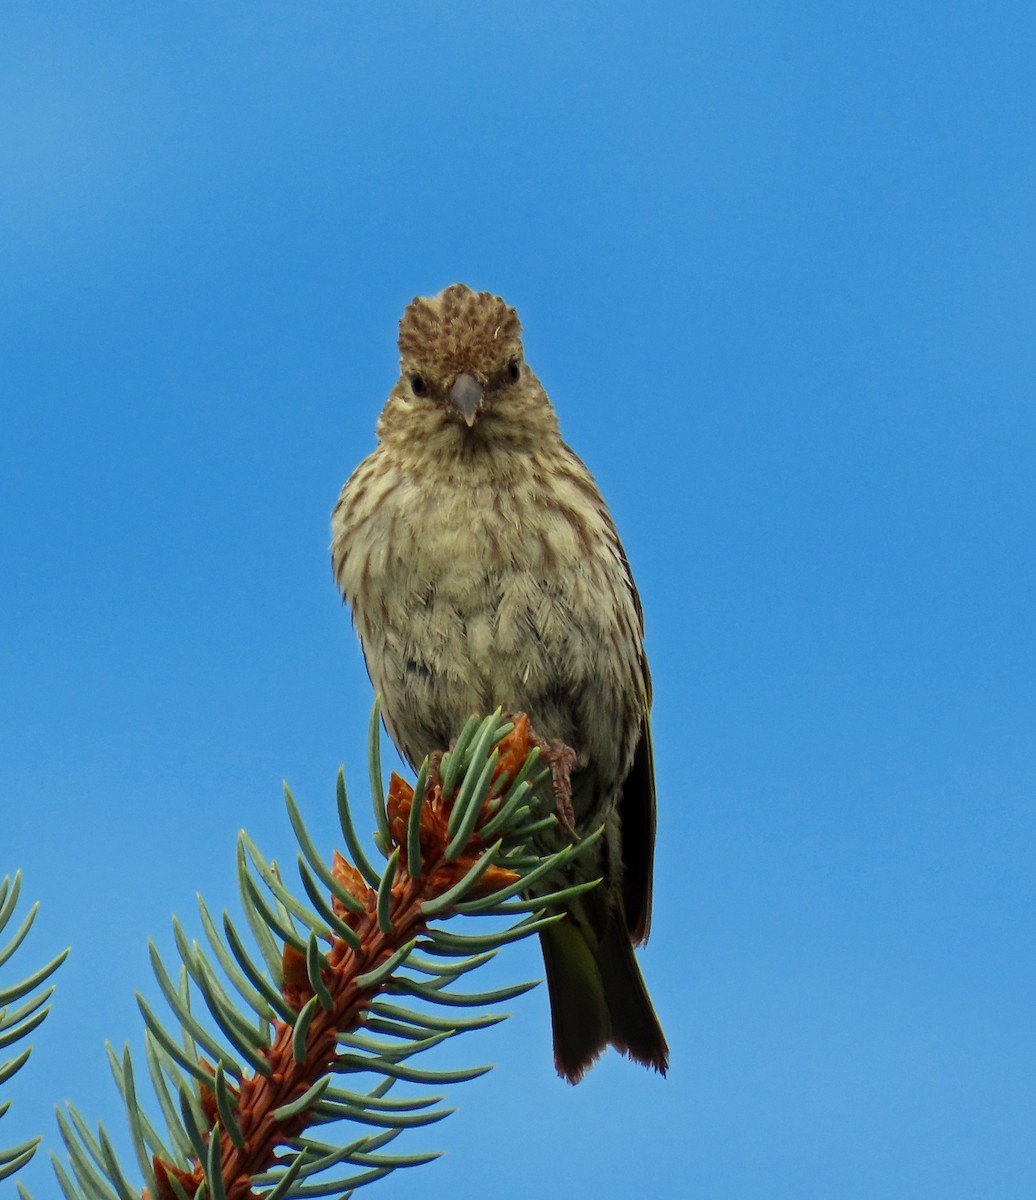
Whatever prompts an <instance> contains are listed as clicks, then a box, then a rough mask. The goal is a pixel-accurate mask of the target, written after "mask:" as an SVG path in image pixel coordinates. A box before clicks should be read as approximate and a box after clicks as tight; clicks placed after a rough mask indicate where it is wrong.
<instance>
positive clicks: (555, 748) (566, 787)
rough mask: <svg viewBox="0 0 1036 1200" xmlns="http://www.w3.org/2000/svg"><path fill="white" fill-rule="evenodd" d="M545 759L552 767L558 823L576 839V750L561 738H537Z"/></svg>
mask: <svg viewBox="0 0 1036 1200" xmlns="http://www.w3.org/2000/svg"><path fill="white" fill-rule="evenodd" d="M536 745H537V746H539V748H540V753H541V754H542V755H543V760H544V762H546V764H547V765H548V766H549V767H550V777H551V781H552V783H553V785H554V808H555V813H556V816H557V818H558V824H559V825H560V826H561V828H562V829H563V830H564V831H565V832H566V833H567V834H568V835H569V836H570V837H571V838H572V839H573V840H574V839H575V838H576V836H577V835H576V812H575V809H574V808H573V807H572V771H573V770H574V768H575V766H576V752H575V751H574V750H573V749H572V747H571V746H566V745H565V743H564V742H562V741H561V740H560V739H558V738H555V739H554V740H553V741H552V742H545V741H543V740H542V739H539V738H538V739H537V740H536Z"/></svg>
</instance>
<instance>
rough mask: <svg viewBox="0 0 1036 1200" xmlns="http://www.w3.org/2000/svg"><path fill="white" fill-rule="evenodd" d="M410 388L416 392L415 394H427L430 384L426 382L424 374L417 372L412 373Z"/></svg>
mask: <svg viewBox="0 0 1036 1200" xmlns="http://www.w3.org/2000/svg"><path fill="white" fill-rule="evenodd" d="M410 389H411V391H412V392H413V393H414V395H415V396H427V395H428V384H427V383H425V381H424V376H423V375H416V374H415V375H411V376H410Z"/></svg>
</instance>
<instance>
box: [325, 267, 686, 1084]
mask: <svg viewBox="0 0 1036 1200" xmlns="http://www.w3.org/2000/svg"><path fill="white" fill-rule="evenodd" d="M399 351H400V361H401V374H400V377H399V380H398V381H397V383H396V385H395V386H394V387H393V389H392V391H391V393H390V394H389V398H388V402H387V404H386V405H385V408H384V410H383V412H382V414H381V418H380V420H379V421H378V426H377V433H378V445H377V448H376V449H375V451H374V452H373V454H371V455H370V456H369V457H368V458H366V459H364V461H363V462H362V463H361V464H360V465H359V466H358V467H357V468H356V470H355V471H354V472H353V474H352V476H351V477H350V479H349V480H348V482H347V483H346V485H345V487H344V488H343V489H342V493H341V496H340V497H339V500H338V503H337V505H336V506H335V509H334V512H333V514H332V519H331V529H332V545H331V554H332V565H333V568H334V575H335V580H336V581H337V583H338V586H339V588H340V590H341V592H342V594H343V596H344V597H345V599H346V600H347V601H348V603H349V605H350V606H351V608H352V614H353V620H354V623H355V626H356V629H357V632H358V633H359V636H360V642H361V644H362V646H363V653H364V656H365V658H366V661H367V669H368V671H369V673H370V676H371V679H372V681H373V683H374V686H375V688H376V689H377V691H378V692H379V693H380V694H381V701H382V711H383V714H384V719H385V726H386V728H387V729H388V732H389V735H390V736H391V737H392V739H393V740H394V742H395V743H396V746H397V747H398V748H399V750H400V751H401V753H402V754H403V755H404V756H405V757H406V758H407V759H408V760H409V761H410V763H411V764H412V765H414V766H415V767H416V766H417V765H419V764H420V763H421V762H422V761H423V759H424V758H425V756H426V755H428V754H430V753H432V752H434V751H435V750H436V749H439V748H443V747H446V746H448V745H449V742H450V739H451V738H452V737H454V736H455V735H456V734H457V733H458V732H459V730H460V729H461V727H462V726H463V724H464V722H465V721H466V720H467V718H468V717H469V716H470V715H471V714H472V713H478V714H481V715H485V714H488V713H490V712H493V711H494V710H495V709H496V708H498V707H502V708H503V710H504V711H505V712H524V713H526V714H528V716H529V719H530V721H531V723H532V725H533V727H534V729H535V730H536V732H537V734H538V735H539V736H540V737H541V738H543V739H545V740H546V741H549V742H552V743H554V742H560V743H564V745H565V746H567V747H570V748H571V749H572V750H574V751H575V763H574V767H573V768H572V772H571V785H572V793H571V808H570V810H569V815H570V819H571V818H574V824H575V828H576V829H577V830H578V831H579V832H581V833H588V832H590V831H592V830H594V829H597V828H599V827H600V826H601V825H602V824H603V825H604V826H605V833H604V836H603V837H602V839H601V840H600V841H599V842H598V843H597V847H595V850H596V851H597V857H596V858H593V856H592V855H588V856H585V857H581V858H579V859H577V860H576V863H575V866H574V867H573V870H575V871H578V872H579V873H580V874H579V875H578V876H577V878H583V879H592V878H598V877H603V883H602V884H601V885H599V886H598V887H596V888H593V889H591V890H590V891H589V892H587V893H584V894H583V895H582V896H580V897H577V898H576V899H575V900H574V901H572V902H571V903H570V905H569V911H568V916H567V917H566V919H565V920H564V921H560V922H557V923H556V924H554V925H552V926H551V927H550V928H549V929H547V930H546V931H544V932H543V933H541V935H540V936H541V941H542V945H543V957H544V962H545V966H546V976H547V987H548V991H549V994H550V1004H551V1014H552V1023H553V1033H554V1057H555V1063H556V1065H557V1069H558V1072H559V1074H561V1075H562V1076H564V1077H565V1078H567V1079H568V1080H570V1081H571V1082H573V1083H575V1082H577V1081H578V1080H579V1079H580V1078H581V1077H582V1075H583V1073H584V1072H585V1071H586V1069H587V1068H588V1067H589V1066H590V1065H591V1064H592V1063H593V1061H594V1060H595V1059H596V1058H597V1056H598V1055H599V1054H600V1053H601V1051H602V1050H603V1049H604V1048H605V1046H606V1045H608V1044H609V1043H610V1044H611V1045H613V1046H615V1047H616V1048H617V1049H619V1050H620V1051H622V1052H623V1053H625V1054H628V1055H629V1056H630V1057H631V1058H633V1059H635V1060H636V1061H637V1062H640V1063H643V1064H645V1065H646V1066H651V1067H654V1068H655V1069H656V1070H658V1071H661V1072H662V1073H663V1074H664V1073H665V1070H666V1067H667V1065H668V1054H669V1050H668V1047H667V1045H666V1040H665V1036H664V1034H663V1032H662V1029H661V1026H660V1024H659V1022H658V1018H657V1017H656V1015H655V1012H654V1009H653V1008H652V1005H651V1000H650V999H649V997H648V993H647V989H646V988H645V986H644V980H643V978H642V976H641V973H640V969H639V967H638V965H637V960H636V957H635V955H634V953H633V946H634V945H635V944H640V943H642V942H644V941H645V940H646V939H647V935H648V928H649V924H650V918H651V876H652V858H653V854H654V839H655V785H654V772H653V766H652V754H651V733H650V729H649V726H648V709H649V706H650V702H651V684H650V677H649V675H648V667H647V661H646V659H645V657H644V646H643V614H642V611H641V607H640V600H639V597H638V595H637V590H636V587H635V586H634V584H633V578H632V575H631V574H630V568H629V563H628V562H627V560H626V555H625V553H624V552H623V549H622V545H621V544H620V542H619V537H618V534H617V533H616V531H615V525H614V523H613V521H612V518H611V516H610V515H609V512H608V509H607V508H606V506H605V503H604V501H603V500H602V498H601V496H600V493H599V492H598V490H597V487H596V485H595V483H594V480H593V477H592V476H591V475H590V472H589V471H588V470H587V469H586V467H585V466H584V465H583V463H582V462H581V461H580V459H579V458H577V457H576V455H575V454H574V453H573V452H572V451H571V450H570V449H569V447H568V446H567V445H566V444H565V443H564V442H563V441H562V439H561V434H560V432H559V429H558V421H557V417H556V416H555V413H554V409H553V407H552V406H551V403H550V401H549V400H548V399H547V395H546V392H545V391H544V390H543V387H542V385H541V384H540V382H539V380H538V379H537V378H536V376H535V375H534V374H533V373H532V371H531V370H530V369H529V367H528V365H527V364H526V362H525V360H524V357H523V353H522V342H521V325H520V323H519V321H518V315H517V313H516V312H515V310H514V309H513V308H509V307H508V306H507V305H506V304H505V303H504V301H503V300H501V299H500V298H499V297H498V296H493V295H491V294H490V293H489V292H475V291H472V289H471V288H469V287H466V286H465V285H464V284H459V283H456V284H453V285H452V286H451V287H448V288H446V289H445V290H444V291H442V292H440V293H439V294H438V295H437V296H432V297H416V298H415V299H414V300H413V302H412V303H411V304H410V305H409V306H408V307H407V309H406V311H405V312H404V314H403V318H402V320H401V321H400V326H399ZM557 836H558V837H561V836H563V835H562V834H561V832H560V831H559V832H558V834H557Z"/></svg>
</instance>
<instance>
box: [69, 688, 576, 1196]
mask: <svg viewBox="0 0 1036 1200" xmlns="http://www.w3.org/2000/svg"><path fill="white" fill-rule="evenodd" d="M378 721H379V714H378V711H377V707H376V708H375V712H374V715H373V718H372V725H371V738H370V743H369V766H370V774H371V793H372V801H373V804H374V811H375V823H376V832H375V844H376V845H377V847H378V850H379V851H380V852H381V854H382V855H383V856H384V857H385V859H386V860H387V861H386V863H385V866H384V867H383V868H382V869H381V870H378V869H377V868H376V867H375V866H374V865H373V864H372V862H371V861H370V860H369V859H368V857H367V855H366V853H365V851H364V848H363V846H362V845H361V843H360V839H359V836H358V834H357V833H356V829H355V826H354V823H353V820H352V814H351V812H350V808H349V802H348V798H347V796H346V791H345V783H344V777H343V775H342V773H341V772H339V776H338V815H339V820H340V826H341V831H342V837H343V840H344V844H345V847H346V849H347V850H348V852H349V855H350V858H351V859H352V861H351V862H350V861H349V860H348V859H347V858H346V857H345V856H344V855H342V854H341V853H339V852H337V851H336V852H335V853H334V855H333V857H332V859H331V861H330V862H328V861H327V860H326V859H325V858H324V856H323V855H321V853H320V852H319V851H318V849H317V847H316V846H315V844H314V842H313V840H312V838H311V837H310V835H309V833H308V831H307V830H306V827H305V824H304V822H303V819H302V815H301V812H300V810H299V807H298V805H297V804H296V802H295V800H294V798H293V797H292V795H291V793H290V792H289V791H288V790H287V788H285V795H286V802H287V808H288V816H289V819H290V821H291V824H292V828H293V830H294V833H295V836H296V839H297V841H298V847H299V853H298V864H297V865H298V873H299V879H300V883H301V893H298V892H297V891H295V890H292V889H290V888H289V887H288V886H287V884H286V883H285V881H284V879H283V878H282V875H281V872H280V870H279V868H278V867H277V864H276V863H275V862H273V861H267V860H266V858H265V857H264V856H263V854H262V852H261V851H260V849H259V848H258V846H256V845H255V843H254V842H253V841H252V840H251V838H249V837H248V835H247V834H245V833H242V834H241V836H240V839H239V844H238V855H237V869H238V879H239V885H240V891H241V899H242V903H243V905H244V912H245V917H246V920H247V923H248V926H249V930H250V932H251V943H252V945H249V943H248V941H247V940H246V938H245V937H244V936H243V935H242V933H241V932H240V931H239V930H238V929H237V927H236V926H235V924H234V923H233V921H231V919H230V917H229V916H228V915H227V914H226V913H224V914H223V917H222V922H221V923H218V922H217V921H216V919H215V918H214V917H213V916H212V914H211V913H210V912H209V910H208V908H207V907H206V905H205V903H204V901H202V900H201V899H200V898H199V908H200V913H201V923H202V928H203V929H204V932H205V938H206V939H207V945H206V946H204V947H203V946H202V945H201V944H199V942H197V941H191V940H189V938H188V937H187V935H186V933H185V932H184V931H183V929H182V927H181V926H180V925H179V923H176V922H174V935H175V940H176V946H177V951H178V953H179V956H180V959H181V963H180V966H179V969H178V971H176V972H171V971H169V970H168V969H167V968H166V966H165V965H164V964H163V962H162V960H161V958H160V957H159V955H158V953H157V951H155V950H154V949H152V965H153V969H154V971H155V976H156V979H157V982H158V986H159V989H160V990H161V992H162V994H163V997H164V999H165V1001H166V1003H167V1005H168V1007H169V1009H170V1010H171V1013H172V1021H171V1022H170V1021H167V1022H166V1023H163V1020H162V1019H160V1018H159V1016H158V1015H157V1014H156V1012H155V1010H154V1008H153V1007H152V1006H151V1005H150V1004H149V1003H148V1002H147V1001H145V1000H144V999H143V998H142V997H138V1001H139V1005H140V1009H141V1013H142V1015H143V1018H144V1022H145V1025H146V1034H145V1041H146V1060H147V1069H148V1074H149V1076H150V1080H151V1085H152V1088H153V1090H154V1093H155V1096H156V1099H157V1104H158V1107H159V1109H160V1111H161V1117H162V1121H161V1122H158V1121H153V1120H152V1118H151V1117H149V1116H148V1114H147V1112H146V1111H145V1109H144V1107H143V1105H142V1104H141V1102H140V1099H139V1095H138V1086H137V1078H136V1074H135V1069H134V1064H133V1061H132V1057H131V1055H130V1053H129V1051H128V1049H127V1050H126V1051H124V1052H123V1053H122V1054H121V1055H120V1054H117V1053H115V1052H114V1051H112V1050H109V1058H110V1062H111V1066H112V1070H113V1073H114V1075H115V1078H116V1082H117V1084H118V1087H119V1090H120V1093H121V1095H122V1099H123V1101H124V1103H125V1106H126V1109H127V1113H128V1118H129V1126H130V1133H131V1137H132V1141H133V1145H134V1150H135V1156H136V1160H137V1165H138V1167H139V1170H140V1173H141V1175H142V1176H143V1180H144V1186H143V1190H141V1188H140V1187H139V1186H136V1187H135V1186H133V1185H131V1184H130V1183H129V1182H128V1179H127V1177H126V1175H125V1174H124V1172H123V1169H122V1167H121V1166H120V1164H119V1163H118V1162H117V1160H116V1158H115V1154H114V1151H113V1150H112V1147H111V1142H110V1139H109V1138H108V1136H107V1134H106V1132H105V1130H104V1128H103V1127H100V1128H99V1129H98V1131H97V1133H96V1135H95V1134H93V1133H91V1131H90V1129H89V1128H88V1126H87V1123H86V1122H85V1121H84V1120H83V1119H82V1117H80V1115H79V1113H78V1112H77V1111H76V1110H75V1109H74V1108H73V1107H72V1106H71V1105H69V1106H68V1109H67V1112H66V1113H65V1114H62V1115H60V1116H59V1121H60V1127H61V1132H62V1137H63V1139H64V1141H65V1144H66V1147H67V1150H68V1163H67V1166H66V1165H65V1164H62V1163H60V1162H57V1161H56V1160H55V1169H56V1171H57V1174H58V1180H59V1183H60V1185H61V1188H62V1191H63V1193H64V1195H65V1197H66V1200H258V1198H259V1197H263V1198H264V1200H291V1198H301V1197H303V1196H341V1197H345V1196H347V1195H350V1194H351V1192H352V1190H353V1189H355V1188H357V1187H359V1186H361V1185H362V1184H364V1183H367V1182H370V1181H372V1180H374V1179H377V1178H380V1177H381V1176H383V1175H386V1174H388V1173H389V1172H390V1171H394V1170H397V1169H399V1168H400V1167H407V1166H414V1165H418V1164H419V1163H423V1162H427V1161H429V1160H430V1159H431V1158H434V1157H437V1155H434V1154H406V1153H399V1152H395V1151H393V1152H391V1153H390V1152H388V1151H387V1149H386V1148H387V1147H388V1146H389V1145H390V1143H391V1142H393V1141H394V1139H395V1138H397V1137H398V1136H399V1135H400V1134H401V1133H402V1132H403V1131H405V1130H407V1129H410V1128H413V1127H417V1126H422V1125H428V1124H432V1123H434V1122H436V1121H439V1120H441V1119H442V1118H443V1117H445V1116H447V1115H448V1114H449V1113H450V1112H451V1111H453V1110H452V1109H449V1108H442V1107H440V1104H441V1101H442V1099H443V1097H442V1095H440V1094H432V1095H419V1096H416V1097H401V1098H396V1097H395V1096H394V1095H390V1094H389V1093H390V1092H392V1091H393V1089H394V1088H395V1087H396V1085H397V1084H399V1083H404V1084H406V1083H415V1084H421V1085H428V1084H431V1085H433V1086H435V1087H442V1086H446V1085H449V1084H453V1083H459V1082H462V1081H463V1080H466V1079H472V1078H475V1077H476V1076H477V1075H480V1074H482V1073H484V1072H485V1071H487V1070H488V1069H489V1068H488V1067H471V1068H466V1069H461V1070H456V1069H455V1070H443V1069H428V1068H423V1067H419V1066H415V1065H413V1062H412V1060H413V1059H414V1058H415V1056H417V1055H419V1054H420V1053H421V1052H422V1051H425V1050H428V1049H430V1048H432V1047H434V1046H436V1045H438V1044H440V1043H441V1042H443V1041H444V1040H446V1039H448V1038H452V1037H454V1036H456V1035H457V1034H458V1033H462V1032H466V1031H467V1030H471V1029H476V1028H479V1027H482V1026H486V1025H489V1024H493V1023H495V1022H497V1021H499V1020H502V1019H503V1017H502V1016H500V1015H496V1014H491V1013H485V1012H474V1011H472V1010H475V1009H482V1008H484V1007H485V1006H488V1005H493V1004H497V1003H501V1002H504V1001H506V1000H509V999H512V998H513V997H515V996H518V995H520V994H521V993H522V992H524V991H526V990H528V989H529V988H530V987H532V986H534V984H530V983H522V984H518V985H514V986H510V987H504V988H497V989H494V990H490V991H481V992H479V991H458V990H456V989H455V985H456V984H457V983H458V981H460V980H462V979H463V977H464V976H465V975H466V974H467V973H468V972H469V971H472V970H475V969H477V967H478V966H480V965H481V964H482V963H484V962H486V961H487V960H488V959H490V958H491V957H493V955H494V954H495V953H496V951H497V950H498V949H499V948H500V947H501V946H503V945H506V944H508V943H510V942H512V941H516V940H518V939H520V938H523V937H528V936H529V935H531V934H533V933H535V932H537V931H539V930H540V929H542V928H544V927H545V925H547V924H549V923H550V922H552V921H555V920H558V919H560V918H559V916H558V915H557V914H556V913H555V912H554V909H553V902H554V900H555V899H556V898H557V897H558V896H569V895H571V894H573V888H571V887H566V886H565V885H564V880H563V879H560V878H558V875H559V873H560V872H562V871H563V868H564V866H565V865H566V864H567V863H568V862H569V861H570V860H571V859H572V858H574V857H575V856H576V855H578V854H580V853H581V852H582V851H583V850H584V849H585V848H586V847H588V846H589V845H590V844H592V842H593V841H595V840H596V839H595V837H590V838H588V839H585V840H584V841H582V842H580V843H573V844H571V845H567V846H566V847H565V848H564V849H562V850H561V851H559V852H557V853H555V854H552V855H547V856H546V857H541V856H540V854H538V853H537V851H536V849H535V847H534V846H533V844H532V842H531V840H530V834H529V832H528V831H529V830H530V829H538V828H539V827H540V826H541V825H542V823H543V814H542V813H541V812H539V811H536V805H535V802H534V796H535V794H536V792H535V789H536V785H537V784H538V783H539V781H540V780H541V779H542V778H544V777H545V775H546V774H547V772H541V771H539V769H538V765H537V753H538V752H537V750H536V749H535V747H534V745H533V740H532V737H531V735H530V731H529V728H528V723H527V721H526V720H525V718H524V717H521V718H518V719H517V721H516V722H515V723H514V724H512V723H510V722H506V721H504V720H502V718H501V715H500V713H499V712H497V713H496V714H494V715H493V716H491V717H487V718H485V719H483V720H477V719H476V718H472V719H471V720H470V721H469V722H468V724H467V725H466V726H465V728H464V729H463V730H462V731H461V733H460V735H459V737H458V738H457V740H456V742H455V744H454V747H453V749H452V750H451V751H447V752H446V753H444V754H442V755H437V756H435V759H434V760H433V761H431V762H426V763H425V764H424V765H423V766H422V768H421V771H420V772H419V775H418V778H417V781H416V784H415V785H414V786H411V785H410V784H408V783H406V782H405V781H404V780H403V779H401V778H400V777H399V776H397V775H393V776H392V777H391V780H390V785H389V789H388V794H387V796H386V795H385V794H384V792H383V784H382V778H381V766H380V759H379V754H378V724H377V723H378ZM551 819H552V818H551ZM533 884H535V887H534V888H533V889H532V890H533V892H535V893H536V894H535V895H534V894H531V893H530V886H531V885H533ZM592 886H594V883H592V882H591V883H588V884H583V885H579V886H578V887H577V888H576V889H575V890H576V891H580V890H586V889H587V888H589V887H592ZM552 888H560V890H555V891H552V890H551V889H552ZM516 897H521V898H519V899H516ZM460 912H468V913H472V914H479V915H492V916H496V917H500V916H509V915H511V914H514V913H517V914H518V915H519V919H518V920H517V921H516V922H515V923H513V924H511V925H510V926H509V927H507V928H504V929H498V930H492V931H489V932H482V933H478V934H475V935H472V934H461V933H456V932H454V931H452V930H450V931H447V930H445V929H443V928H442V927H441V923H442V922H443V921H446V920H448V919H449V918H451V917H453V916H454V915H456V914H458V913H460ZM199 1000H200V1002H201V1003H200V1004H199V1003H198V1001H199ZM428 1005H438V1006H440V1007H441V1008H442V1010H443V1011H442V1013H441V1014H437V1013H435V1012H434V1011H429V1010H428ZM372 1077H373V1078H374V1079H376V1080H377V1082H375V1083H374V1084H373V1085H371V1084H370V1083H369V1082H368V1083H366V1084H364V1083H363V1082H362V1081H363V1080H370V1079H371V1078H372ZM343 1122H346V1123H347V1124H342V1123H343ZM160 1124H164V1129H163V1130H162V1131H161V1132H160V1130H159V1125H160ZM321 1126H329V1127H330V1132H331V1133H332V1134H337V1135H338V1136H337V1138H335V1137H332V1138H331V1140H324V1139H320V1138H317V1137H315V1136H314V1132H313V1131H314V1130H315V1129H317V1128H319V1127H321Z"/></svg>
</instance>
